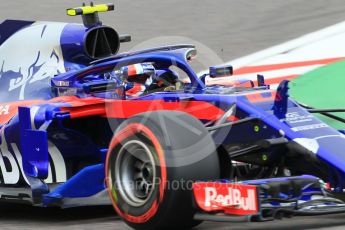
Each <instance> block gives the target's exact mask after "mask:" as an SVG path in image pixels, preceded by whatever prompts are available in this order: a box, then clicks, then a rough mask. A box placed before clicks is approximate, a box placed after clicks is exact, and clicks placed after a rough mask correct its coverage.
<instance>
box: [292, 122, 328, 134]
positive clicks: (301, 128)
mask: <svg viewBox="0 0 345 230" xmlns="http://www.w3.org/2000/svg"><path fill="white" fill-rule="evenodd" d="M327 127H329V126H328V125H326V124H324V123H319V124H312V125H304V126H298V127H294V128H291V130H292V131H294V132H300V131H306V130H312V129H321V128H327Z"/></svg>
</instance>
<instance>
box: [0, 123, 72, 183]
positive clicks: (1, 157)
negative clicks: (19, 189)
mask: <svg viewBox="0 0 345 230" xmlns="http://www.w3.org/2000/svg"><path fill="white" fill-rule="evenodd" d="M48 144H49V149H48V151H49V154H50V158H51V160H50V162H49V171H48V177H47V179H45V180H44V181H45V182H46V183H53V182H65V181H66V179H67V175H66V165H65V162H64V159H63V157H62V154H61V152H60V151H59V150H58V148H57V147H56V146H55V145H54V144H53V143H51V142H49V143H48ZM10 149H12V151H10ZM51 165H53V166H54V168H55V172H54V173H55V180H53V176H52V167H51ZM0 175H1V176H2V180H1V179H0V184H13V185H14V184H18V183H19V182H20V179H21V176H22V178H23V179H24V180H25V182H26V183H27V184H29V181H28V179H27V177H26V175H25V172H24V170H23V162H22V155H21V153H20V151H19V149H18V146H17V144H16V143H11V144H10V145H8V143H7V141H6V138H5V135H4V129H1V144H0Z"/></svg>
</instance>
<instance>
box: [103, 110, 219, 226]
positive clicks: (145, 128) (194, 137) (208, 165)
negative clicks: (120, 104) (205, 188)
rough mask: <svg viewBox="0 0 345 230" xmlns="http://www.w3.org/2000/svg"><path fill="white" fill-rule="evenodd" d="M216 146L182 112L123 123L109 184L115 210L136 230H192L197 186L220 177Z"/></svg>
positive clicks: (146, 115) (109, 158)
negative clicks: (194, 188)
mask: <svg viewBox="0 0 345 230" xmlns="http://www.w3.org/2000/svg"><path fill="white" fill-rule="evenodd" d="M219 171H220V170H219V161H218V155H217V152H216V147H215V144H214V142H213V140H212V138H211V136H210V134H209V133H208V132H207V130H206V129H205V128H204V126H203V125H202V123H201V122H200V121H199V120H197V119H195V118H194V117H192V116H190V115H188V114H186V113H182V112H176V111H157V112H147V113H143V114H140V115H137V116H134V117H131V118H129V119H128V120H127V121H125V122H124V123H122V124H121V125H120V127H119V128H118V130H117V131H116V132H115V135H114V137H113V139H112V141H111V144H110V147H109V151H108V155H107V161H106V178H107V179H106V181H107V186H108V191H109V195H110V198H111V200H112V203H113V206H114V208H115V210H116V211H117V213H118V214H119V215H120V217H121V218H122V219H123V220H124V221H125V222H126V223H127V224H128V225H129V226H131V227H133V228H135V229H162V228H174V229H181V228H190V227H193V226H196V225H198V224H199V223H200V222H197V221H194V220H193V216H194V214H195V208H194V207H193V196H192V184H193V182H194V181H197V180H214V179H218V178H219V176H220V175H219V174H220V173H219Z"/></svg>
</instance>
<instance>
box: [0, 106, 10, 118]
mask: <svg viewBox="0 0 345 230" xmlns="http://www.w3.org/2000/svg"><path fill="white" fill-rule="evenodd" d="M9 113H10V105H0V116H1V115H8V114H9Z"/></svg>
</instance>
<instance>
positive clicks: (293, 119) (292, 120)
mask: <svg viewBox="0 0 345 230" xmlns="http://www.w3.org/2000/svg"><path fill="white" fill-rule="evenodd" d="M312 120H313V115H311V114H299V113H298V112H291V113H287V114H286V118H285V119H283V121H286V122H288V123H289V124H296V123H301V122H310V121H312Z"/></svg>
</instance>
